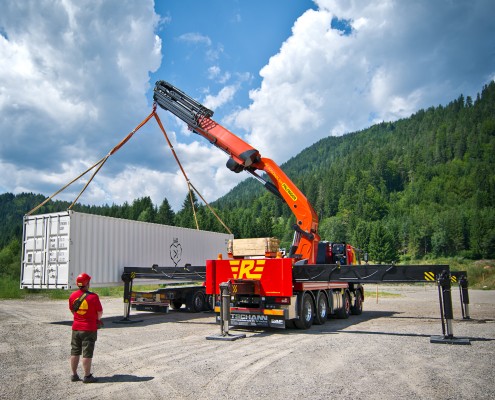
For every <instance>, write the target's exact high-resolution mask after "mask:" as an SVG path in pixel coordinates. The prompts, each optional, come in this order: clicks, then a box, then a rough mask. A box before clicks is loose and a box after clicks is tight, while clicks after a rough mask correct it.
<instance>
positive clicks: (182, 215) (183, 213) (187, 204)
mask: <svg viewBox="0 0 495 400" xmlns="http://www.w3.org/2000/svg"><path fill="white" fill-rule="evenodd" d="M191 198H192V204H191ZM193 207H194V211H193ZM198 208H199V204H198V198H197V197H196V194H195V193H194V192H193V191H192V190H190V191H189V193H188V194H187V195H186V197H185V198H184V201H183V202H182V207H181V209H180V210H179V212H178V213H177V214H176V215H175V224H176V226H181V227H183V228H191V229H196V228H197V226H196V221H195V219H194V213H195V212H196V211H197V210H198Z"/></svg>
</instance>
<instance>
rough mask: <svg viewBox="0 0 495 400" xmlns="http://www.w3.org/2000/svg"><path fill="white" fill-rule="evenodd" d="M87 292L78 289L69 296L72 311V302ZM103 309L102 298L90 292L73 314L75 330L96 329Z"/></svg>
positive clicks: (73, 327) (73, 328)
mask: <svg viewBox="0 0 495 400" xmlns="http://www.w3.org/2000/svg"><path fill="white" fill-rule="evenodd" d="M84 293H85V292H84V291H83V290H77V291H75V292H74V293H72V294H71V295H70V297H69V309H70V310H71V311H72V304H73V303H74V302H75V301H76V300H77V299H78V298H79V297H81V296H82V295H83V294H84ZM99 311H103V307H102V306H101V303H100V298H99V297H98V295H97V294H96V293H93V292H91V293H89V294H88V295H87V296H86V298H85V299H84V300H83V302H82V303H81V306H80V307H79V309H78V310H77V311H76V312H75V313H74V314H73V315H74V323H73V324H72V330H73V331H96V330H97V329H98V328H97V325H96V321H97V320H98V312H99Z"/></svg>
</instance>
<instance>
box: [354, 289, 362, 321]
mask: <svg viewBox="0 0 495 400" xmlns="http://www.w3.org/2000/svg"><path fill="white" fill-rule="evenodd" d="M362 313H363V293H362V292H361V290H359V289H358V290H356V296H355V297H354V304H353V305H352V306H351V314H352V315H361V314H362Z"/></svg>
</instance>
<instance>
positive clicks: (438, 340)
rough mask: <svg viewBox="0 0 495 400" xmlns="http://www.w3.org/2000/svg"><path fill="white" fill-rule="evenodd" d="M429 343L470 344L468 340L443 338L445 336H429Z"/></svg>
mask: <svg viewBox="0 0 495 400" xmlns="http://www.w3.org/2000/svg"><path fill="white" fill-rule="evenodd" d="M430 343H440V344H463V345H467V344H469V345H470V344H471V341H470V340H469V339H468V338H456V337H445V336H431V337H430Z"/></svg>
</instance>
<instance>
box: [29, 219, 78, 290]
mask: <svg viewBox="0 0 495 400" xmlns="http://www.w3.org/2000/svg"><path fill="white" fill-rule="evenodd" d="M69 232H70V216H69V214H68V213H59V214H45V215H40V216H34V217H27V218H25V220H24V240H23V254H22V276H21V288H32V289H55V288H61V289H66V288H67V284H68V272H69V241H70V238H69Z"/></svg>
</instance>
